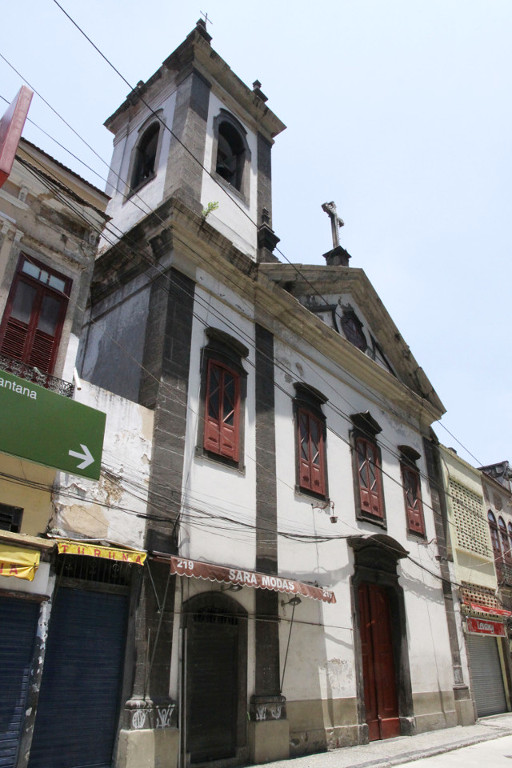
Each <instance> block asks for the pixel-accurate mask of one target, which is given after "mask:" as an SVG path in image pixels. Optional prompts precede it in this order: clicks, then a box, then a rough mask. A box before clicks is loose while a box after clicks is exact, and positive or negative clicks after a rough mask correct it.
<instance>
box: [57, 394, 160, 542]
mask: <svg viewBox="0 0 512 768" xmlns="http://www.w3.org/2000/svg"><path fill="white" fill-rule="evenodd" d="M76 399H77V401H78V402H81V403H83V404H84V405H89V406H90V407H92V408H96V409H98V410H100V411H104V412H105V413H106V414H107V420H106V428H105V440H104V445H103V457H102V472H101V477H100V480H99V481H97V482H96V481H94V480H88V479H87V478H78V477H77V476H74V475H70V474H66V473H60V484H59V489H58V491H56V493H55V496H54V506H55V513H54V516H53V518H52V523H51V524H52V528H53V529H54V530H55V531H56V532H58V533H59V534H60V535H63V536H69V537H79V538H89V539H99V540H106V541H109V542H110V543H112V544H119V545H120V546H122V545H127V546H131V547H138V548H141V547H143V546H144V530H145V514H146V500H147V492H148V478H149V466H150V461H151V451H152V431H153V413H152V412H151V411H149V410H148V409H147V408H143V407H142V406H140V405H137V404H136V403H132V402H130V401H129V400H126V399H124V398H121V397H118V396H116V395H113V394H112V393H111V392H107V391H106V390H103V389H100V388H99V387H95V386H93V385H91V384H89V383H88V382H83V384H82V389H80V390H78V391H77V396H76Z"/></svg>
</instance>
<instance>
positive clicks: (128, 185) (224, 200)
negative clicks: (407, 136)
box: [78, 21, 473, 768]
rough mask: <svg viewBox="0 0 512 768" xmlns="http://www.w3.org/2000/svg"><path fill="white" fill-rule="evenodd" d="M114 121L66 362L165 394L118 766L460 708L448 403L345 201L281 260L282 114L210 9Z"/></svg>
mask: <svg viewBox="0 0 512 768" xmlns="http://www.w3.org/2000/svg"><path fill="white" fill-rule="evenodd" d="M105 125H106V127H107V128H108V129H109V130H110V131H111V132H112V134H113V142H114V151H113V158H112V164H111V169H110V176H109V184H108V189H107V193H108V195H109V196H110V198H111V199H110V202H109V204H108V208H107V214H108V215H109V216H110V221H109V222H108V224H107V226H106V228H105V230H104V234H103V238H102V241H101V243H100V248H99V251H98V255H97V258H96V263H95V269H94V275H93V277H92V283H91V291H90V301H89V305H88V309H87V314H86V318H85V324H84V328H83V333H82V335H81V341H80V347H79V353H78V354H79V363H78V372H79V376H80V377H81V379H83V380H84V381H86V382H89V383H90V384H91V385H95V386H97V387H100V388H102V389H105V390H108V391H110V392H111V393H113V394H114V395H115V396H116V397H119V398H124V399H125V400H127V401H131V402H133V403H136V404H138V405H140V406H142V407H144V408H145V409H148V410H149V411H151V412H152V414H153V422H152V423H153V431H152V437H151V441H152V455H151V462H150V466H149V479H148V485H147V494H148V504H147V510H146V512H145V516H144V519H145V531H144V540H143V542H141V547H142V548H143V549H144V550H145V551H147V560H146V563H145V565H144V568H137V569H132V572H131V583H130V604H129V609H128V618H127V636H126V657H125V662H124V675H123V683H122V690H121V691H120V694H119V706H120V728H119V731H118V736H117V742H116V746H115V753H114V758H113V759H114V761H115V763H114V764H115V765H117V766H119V768H125V767H126V768H135V767H137V768H139V766H140V765H154V766H157V765H158V766H162V767H163V766H166V767H168V768H174V766H176V765H178V764H179V765H181V766H182V767H183V768H184V767H185V766H187V765H189V764H202V763H210V762H215V763H216V764H217V765H225V766H234V765H238V764H247V763H248V762H250V763H262V762H267V761H270V760H275V759H282V758H287V757H293V756H298V755H304V754H307V753H311V752H318V751H321V750H325V749H328V748H334V747H349V746H350V745H355V744H361V743H366V742H367V741H369V740H376V739H386V738H390V737H393V736H397V735H400V734H401V735H409V734H414V733H419V732H422V731H428V730H432V729H436V728H444V727H447V726H452V725H456V724H457V723H467V722H469V721H470V720H471V718H472V717H473V707H472V702H471V699H470V695H469V688H468V676H467V667H466V666H464V664H463V663H462V662H461V661H460V657H459V656H458V655H457V654H458V646H457V643H456V638H455V639H454V628H453V626H452V625H451V624H450V621H451V620H452V619H450V614H449V612H447V610H446V608H447V603H449V602H450V601H451V600H452V599H453V598H452V595H451V587H450V585H449V583H448V584H447V582H446V581H444V582H443V572H442V565H441V562H440V559H439V542H440V541H441V538H440V537H441V536H442V526H441V528H440V526H439V510H438V507H437V506H436V504H437V501H436V498H435V493H436V489H437V487H438V486H437V485H436V478H435V472H434V471H433V469H432V466H433V464H432V461H433V459H432V456H433V452H434V447H435V446H434V444H433V437H432V432H431V425H432V423H433V422H435V421H436V420H438V419H439V418H440V417H441V415H442V414H443V412H444V408H443V405H442V403H441V401H440V399H439V398H438V396H437V394H436V392H435V390H434V389H433V387H432V385H431V383H430V382H429V380H428V378H427V376H426V375H425V373H424V372H423V370H422V368H421V367H420V366H419V365H418V363H417V362H416V360H415V359H414V356H413V354H412V353H411V350H410V349H409V347H408V346H407V344H406V343H405V341H404V339H403V337H402V335H401V334H400V332H399V330H398V329H397V327H396V326H395V324H394V323H393V320H392V319H391V317H390V316H389V314H388V313H387V311H386V309H385V307H384V306H383V304H382V302H381V300H380V299H379V296H378V295H377V293H376V291H375V289H374V288H373V286H372V285H371V283H370V281H369V279H368V277H367V276H366V275H365V273H364V272H363V270H362V269H361V268H360V267H358V266H350V265H349V262H350V255H349V254H348V253H347V251H346V250H345V249H344V248H343V247H342V246H341V245H340V243H339V239H338V231H339V226H340V224H341V220H340V219H339V217H338V215H337V213H336V209H335V206H334V204H333V203H325V204H324V206H323V207H324V211H325V212H326V214H327V215H328V216H329V218H330V220H331V224H332V228H333V248H332V250H331V251H329V252H328V253H327V254H325V265H322V266H318V265H315V266H313V265H304V264H291V263H282V262H281V261H280V260H279V259H278V258H277V256H276V253H275V248H276V245H277V242H278V237H277V236H276V234H275V232H274V229H273V227H274V222H273V220H272V177H271V153H272V151H273V145H274V141H276V140H277V141H278V137H279V134H280V133H281V132H282V131H283V130H284V129H285V126H284V124H283V123H282V122H281V120H280V119H279V118H278V117H277V116H276V114H274V112H273V111H272V110H271V109H270V108H269V106H268V101H267V98H266V96H265V95H264V93H263V92H262V90H261V84H260V83H259V82H258V81H256V82H255V83H254V84H253V86H252V87H248V86H246V85H245V84H244V83H243V82H242V81H241V80H240V79H239V78H238V77H237V76H236V75H235V73H234V72H233V71H232V70H231V69H230V67H229V66H228V65H227V64H226V62H225V61H223V59H222V58H221V57H220V56H219V55H218V54H217V53H216V52H215V50H213V48H212V47H211V38H210V35H209V34H208V32H207V30H206V27H205V23H204V22H202V21H200V22H198V23H197V26H196V28H195V29H194V30H193V31H192V32H191V33H190V34H189V35H188V37H187V38H186V39H185V41H184V42H183V43H182V44H181V45H180V46H179V47H178V48H177V49H176V50H175V51H174V52H173V53H172V54H171V55H170V56H169V57H168V59H166V61H164V62H163V64H162V65H161V67H160V68H159V69H158V70H157V71H156V72H155V74H154V75H153V76H152V77H150V78H149V80H148V81H147V82H140V83H138V85H137V87H136V88H135V89H134V90H133V91H132V92H131V93H130V94H129V95H128V97H127V98H126V100H125V102H124V103H123V104H121V106H120V107H118V109H117V110H116V111H115V112H114V113H113V114H112V115H111V116H110V117H109V118H108V120H107V121H106V124H105ZM277 151H278V150H277ZM320 203H321V201H319V204H320ZM327 224H328V222H327V220H326V225H327ZM354 261H355V260H354ZM118 527H119V526H118ZM443 584H444V587H443ZM452 618H453V617H452Z"/></svg>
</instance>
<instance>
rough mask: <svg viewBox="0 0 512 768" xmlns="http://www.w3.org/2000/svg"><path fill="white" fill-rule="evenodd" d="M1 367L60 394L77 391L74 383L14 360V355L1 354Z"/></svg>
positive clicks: (65, 395)
mask: <svg viewBox="0 0 512 768" xmlns="http://www.w3.org/2000/svg"><path fill="white" fill-rule="evenodd" d="M0 368H1V369H2V370H3V371H7V372H8V373H13V374H14V375H15V376H19V377H20V379H26V380H27V381H31V382H33V383H34V384H39V386H40V387H44V388H45V389H50V390H51V391H52V392H57V394H58V395H64V397H73V393H74V391H75V386H74V384H71V383H70V382H69V381H63V380H62V379H58V378H57V376H51V375H50V374H49V373H42V372H41V371H40V370H39V369H38V368H34V367H33V366H31V365H27V364H26V363H22V362H21V361H20V360H14V359H13V358H12V357H7V355H0Z"/></svg>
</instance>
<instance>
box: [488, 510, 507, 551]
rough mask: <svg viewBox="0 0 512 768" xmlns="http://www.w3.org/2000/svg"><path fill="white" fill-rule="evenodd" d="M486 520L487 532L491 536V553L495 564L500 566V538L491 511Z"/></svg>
mask: <svg viewBox="0 0 512 768" xmlns="http://www.w3.org/2000/svg"><path fill="white" fill-rule="evenodd" d="M487 520H488V522H489V532H490V534H491V543H492V551H493V554H494V560H495V562H496V563H498V564H501V563H502V562H503V558H502V556H501V546H500V536H499V533H498V526H497V525H496V518H495V517H494V515H493V513H492V512H491V510H489V511H488V513H487Z"/></svg>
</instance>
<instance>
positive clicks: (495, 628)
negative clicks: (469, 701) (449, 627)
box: [465, 605, 509, 717]
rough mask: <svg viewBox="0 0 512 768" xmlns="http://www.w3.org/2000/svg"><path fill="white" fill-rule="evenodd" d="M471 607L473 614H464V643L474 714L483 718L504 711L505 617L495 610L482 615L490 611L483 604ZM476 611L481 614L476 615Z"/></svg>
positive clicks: (505, 700)
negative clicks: (469, 672)
mask: <svg viewBox="0 0 512 768" xmlns="http://www.w3.org/2000/svg"><path fill="white" fill-rule="evenodd" d="M470 609H471V612H472V613H473V614H474V615H472V616H467V617H466V626H465V630H466V646H467V651H468V660H469V667H470V670H471V681H472V688H473V696H474V699H475V704H476V709H477V715H478V717H485V716H487V715H496V714H499V713H500V712H507V711H508V708H509V707H508V703H507V687H506V683H505V681H506V671H505V663H506V662H505V656H504V653H505V652H506V644H507V639H506V638H507V632H506V626H505V624H504V620H503V619H504V617H503V619H502V618H501V617H500V616H498V615H495V614H497V609H495V610H494V611H492V612H490V613H491V616H489V618H487V616H485V617H482V613H488V612H489V611H488V609H487V608H486V607H484V606H476V605H471V607H470ZM478 613H479V614H480V616H477V615H476V614H478ZM501 613H503V614H506V613H508V612H506V611H501ZM498 619H499V620H498Z"/></svg>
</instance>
